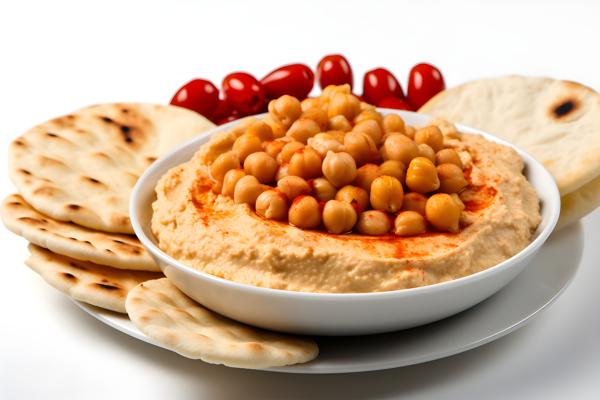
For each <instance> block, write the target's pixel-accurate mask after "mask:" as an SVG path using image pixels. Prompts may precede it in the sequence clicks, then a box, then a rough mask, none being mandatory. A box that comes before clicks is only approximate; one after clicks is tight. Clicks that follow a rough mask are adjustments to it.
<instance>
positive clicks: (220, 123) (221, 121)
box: [215, 114, 240, 125]
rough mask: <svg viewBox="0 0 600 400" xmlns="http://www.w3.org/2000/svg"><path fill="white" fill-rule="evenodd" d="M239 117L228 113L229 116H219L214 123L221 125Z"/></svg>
mask: <svg viewBox="0 0 600 400" xmlns="http://www.w3.org/2000/svg"><path fill="white" fill-rule="evenodd" d="M239 118H240V116H239V115H237V114H232V115H229V116H227V117H225V118H221V119H220V120H218V121H216V122H215V124H217V125H223V124H226V123H228V122H231V121H235V120H236V119H239Z"/></svg>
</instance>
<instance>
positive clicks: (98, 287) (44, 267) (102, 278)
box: [25, 244, 162, 313]
mask: <svg viewBox="0 0 600 400" xmlns="http://www.w3.org/2000/svg"><path fill="white" fill-rule="evenodd" d="M29 252H30V253H31V254H30V256H29V258H28V259H27V260H26V261H25V264H27V266H29V267H30V268H31V269H33V270H34V271H35V272H37V273H38V274H40V275H41V277H42V278H44V280H45V281H46V282H48V283H49V284H50V285H51V286H53V287H55V288H56V289H58V290H60V291H61V292H63V293H65V294H67V295H69V296H70V297H72V298H74V299H75V300H79V301H83V302H84V303H88V304H91V305H94V306H97V307H101V308H105V309H107V310H112V311H116V312H120V313H124V312H125V298H126V297H127V293H128V292H129V291H130V290H131V289H132V288H134V287H135V286H137V285H138V284H140V283H141V282H144V281H147V280H151V279H157V278H160V277H161V276H162V274H160V273H156V272H145V271H126V270H122V269H116V268H110V267H105V266H102V265H97V264H92V263H90V262H86V261H79V260H75V259H73V258H69V257H65V256H61V255H59V254H55V253H53V252H51V251H50V250H47V249H44V248H41V247H39V246H36V245H33V244H30V245H29Z"/></svg>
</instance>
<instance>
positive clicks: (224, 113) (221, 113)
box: [211, 98, 236, 124]
mask: <svg viewBox="0 0 600 400" xmlns="http://www.w3.org/2000/svg"><path fill="white" fill-rule="evenodd" d="M234 112H236V111H235V110H233V109H232V108H231V105H230V104H229V103H228V102H227V101H225V99H222V98H220V99H219V103H218V104H217V108H216V109H215V111H214V112H213V115H212V118H211V120H212V122H214V123H215V124H216V123H217V122H218V121H220V120H222V119H223V118H226V117H229V116H230V115H232V114H233V113H234Z"/></svg>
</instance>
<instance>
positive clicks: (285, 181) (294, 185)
mask: <svg viewBox="0 0 600 400" xmlns="http://www.w3.org/2000/svg"><path fill="white" fill-rule="evenodd" d="M277 189H279V191H280V192H281V193H283V194H284V195H285V196H286V197H287V198H288V199H290V200H294V199H295V198H296V197H298V196H301V195H304V194H309V193H310V185H309V184H308V182H306V181H305V180H304V179H302V178H300V177H299V176H293V175H290V176H286V177H284V178H282V179H280V180H279V181H277Z"/></svg>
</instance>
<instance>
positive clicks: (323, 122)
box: [300, 108, 329, 131]
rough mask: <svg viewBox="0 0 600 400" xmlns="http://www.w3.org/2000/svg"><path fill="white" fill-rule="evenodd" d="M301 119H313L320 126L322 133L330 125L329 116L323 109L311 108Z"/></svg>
mask: <svg viewBox="0 0 600 400" xmlns="http://www.w3.org/2000/svg"><path fill="white" fill-rule="evenodd" d="M300 118H301V119H312V120H313V121H315V122H316V123H317V125H319V128H320V130H321V131H324V130H326V129H327V125H329V117H328V116H327V111H325V110H323V109H322V108H311V109H309V110H306V111H304V112H303V113H302V115H301V116H300Z"/></svg>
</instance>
